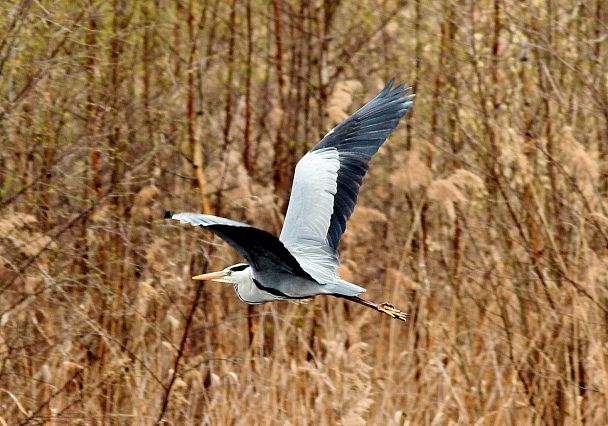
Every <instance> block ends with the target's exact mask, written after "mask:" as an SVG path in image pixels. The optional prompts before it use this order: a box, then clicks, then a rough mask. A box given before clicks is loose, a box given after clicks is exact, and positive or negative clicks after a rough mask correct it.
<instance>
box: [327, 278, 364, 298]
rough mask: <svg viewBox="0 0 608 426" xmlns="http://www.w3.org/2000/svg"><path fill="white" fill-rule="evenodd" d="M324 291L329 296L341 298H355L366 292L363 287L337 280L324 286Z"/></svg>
mask: <svg viewBox="0 0 608 426" xmlns="http://www.w3.org/2000/svg"><path fill="white" fill-rule="evenodd" d="M326 289H327V292H328V293H330V294H338V295H343V296H356V295H358V294H361V293H365V291H366V290H365V289H364V288H363V287H359V286H358V285H356V284H353V283H349V282H348V281H344V280H342V279H339V278H338V279H337V280H336V281H335V282H333V283H331V284H326Z"/></svg>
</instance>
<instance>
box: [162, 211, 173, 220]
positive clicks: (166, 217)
mask: <svg viewBox="0 0 608 426" xmlns="http://www.w3.org/2000/svg"><path fill="white" fill-rule="evenodd" d="M164 218H165V219H171V218H173V213H171V210H167V211H166V212H165V217H164Z"/></svg>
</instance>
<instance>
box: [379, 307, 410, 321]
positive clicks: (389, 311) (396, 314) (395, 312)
mask: <svg viewBox="0 0 608 426" xmlns="http://www.w3.org/2000/svg"><path fill="white" fill-rule="evenodd" d="M378 310H379V311H380V312H384V313H385V314H386V315H390V316H391V317H393V318H397V319H400V320H401V321H407V317H408V314H406V313H405V312H401V311H400V310H399V309H395V307H394V306H393V305H391V304H390V303H380V304H379V305H378Z"/></svg>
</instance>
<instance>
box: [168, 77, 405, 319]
mask: <svg viewBox="0 0 608 426" xmlns="http://www.w3.org/2000/svg"><path fill="white" fill-rule="evenodd" d="M392 85H393V81H392V80H391V82H390V83H389V84H388V85H387V86H386V87H385V88H384V90H382V92H381V93H380V94H379V95H378V96H376V97H375V98H374V99H372V100H371V101H370V102H369V103H367V104H366V105H365V106H363V107H362V108H361V109H360V110H359V111H357V112H356V113H355V114H353V115H352V116H351V117H349V118H348V119H346V120H345V121H344V122H342V123H340V124H339V125H338V126H336V127H335V128H334V129H332V130H331V131H330V132H329V133H328V134H327V135H326V136H325V137H324V138H323V140H321V142H319V143H318V144H317V145H316V146H315V147H314V148H313V149H312V150H310V151H309V152H308V153H307V154H306V155H304V157H302V159H301V160H300V161H299V162H298V165H297V166H296V171H295V176H294V182H293V187H292V191H291V199H290V202H289V206H288V208H287V213H286V215H285V222H284V224H283V230H282V232H281V236H280V237H279V238H277V237H275V236H274V235H272V234H270V233H268V232H266V231H264V230H261V229H258V228H255V227H252V226H249V225H247V224H244V223H241V222H236V221H233V220H230V219H225V218H221V217H216V216H211V215H204V214H197V213H178V214H173V213H171V212H167V213H166V215H165V217H167V218H172V219H175V220H179V221H181V222H182V223H190V224H192V225H193V226H203V227H205V228H207V229H209V230H210V231H211V232H213V233H214V234H216V235H217V236H219V237H220V238H222V239H223V240H225V241H226V242H227V243H228V244H230V246H232V247H233V248H234V249H235V250H236V251H238V252H239V254H241V255H242V256H243V257H244V258H245V260H246V262H247V263H246V264H237V265H233V266H230V267H228V268H226V269H224V270H223V271H219V272H214V273H210V274H204V275H199V276H197V277H194V278H195V279H202V280H214V281H220V282H227V283H233V284H234V285H235V290H236V292H237V294H238V296H239V298H240V299H241V300H242V301H244V302H246V303H250V304H258V303H265V302H272V301H277V300H285V299H289V300H293V299H308V298H311V297H314V296H318V295H332V296H336V297H342V298H345V299H348V300H352V301H355V302H357V303H360V304H363V305H365V306H368V307H371V308H373V309H376V310H378V311H380V312H384V313H386V314H388V315H391V316H393V317H395V318H399V319H402V320H405V318H406V317H407V315H406V314H404V313H403V312H401V311H398V310H396V309H394V308H393V307H392V306H391V305H388V304H380V305H376V304H374V303H371V302H368V301H365V300H363V299H361V298H359V297H358V296H357V295H358V294H361V293H363V292H365V289H364V288H363V287H360V286H358V285H356V284H353V283H349V282H347V281H345V280H343V279H341V278H340V277H338V276H337V275H336V270H337V268H338V266H339V261H338V252H337V248H338V244H339V242H340V238H341V236H342V234H343V233H344V231H345V229H346V222H347V221H348V219H349V218H350V216H351V214H352V212H353V210H354V208H355V204H356V202H357V196H358V193H359V188H360V186H361V184H362V183H363V177H364V176H365V173H366V172H367V169H368V168H369V161H370V160H371V158H372V156H373V155H374V154H375V153H376V152H377V151H378V149H379V148H380V146H381V145H382V143H384V141H385V140H386V138H387V137H388V136H389V135H390V134H391V133H392V131H393V130H394V129H395V127H396V126H397V124H398V123H399V120H400V119H401V118H402V117H403V116H404V115H405V113H406V112H407V110H408V109H409V107H410V106H411V104H412V102H411V99H412V98H413V95H410V96H405V95H406V94H407V93H408V92H409V89H404V88H403V87H404V85H403V84H401V85H399V86H397V87H396V88H394V89H392V90H391V88H392Z"/></svg>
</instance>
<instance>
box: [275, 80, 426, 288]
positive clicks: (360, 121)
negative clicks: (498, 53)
mask: <svg viewBox="0 0 608 426" xmlns="http://www.w3.org/2000/svg"><path fill="white" fill-rule="evenodd" d="M393 83H394V79H392V80H391V81H390V82H389V83H388V84H387V85H386V87H385V88H384V89H383V90H382V92H380V93H379V94H378V95H377V96H376V97H375V98H374V99H372V100H371V101H370V102H368V103H367V104H366V105H364V106H363V107H362V108H361V109H359V110H358V111H357V112H355V113H354V114H353V115H352V116H350V117H349V118H348V119H346V120H345V121H343V122H342V123H340V124H339V125H338V126H336V127H335V128H334V129H332V130H331V131H330V132H329V133H328V134H327V135H326V136H325V137H324V138H323V139H322V140H321V142H319V143H318V144H317V145H316V146H315V147H314V148H313V149H312V150H310V152H308V153H307V154H306V155H305V156H304V157H302V159H301V160H300V161H299V162H298V165H297V166H296V172H295V176H294V181H293V187H292V190H291V199H290V201H289V206H288V208H287V214H286V216H285V223H284V224H283V230H282V232H281V237H280V240H281V241H282V242H283V243H285V246H286V247H287V248H288V249H289V250H290V251H291V252H292V253H293V254H294V256H295V257H296V259H297V260H298V261H299V262H300V264H302V266H303V267H304V269H306V270H308V266H309V264H310V263H312V262H307V261H306V260H307V259H306V258H307V257H310V256H315V257H317V258H321V257H323V256H324V254H323V253H325V256H326V258H325V263H326V264H327V265H330V264H331V265H332V266H331V267H333V269H334V270H335V268H336V267H337V266H338V261H337V255H336V250H337V248H338V243H339V242H340V238H341V237H342V234H343V233H344V231H345V230H346V221H347V220H348V219H349V218H350V216H351V214H352V212H353V210H354V208H355V204H356V203H357V196H358V194H359V187H360V186H361V184H362V183H363V177H364V176H365V173H366V172H367V169H368V168H369V161H370V160H371V158H372V156H373V155H374V154H375V153H376V152H378V149H379V148H380V146H381V145H382V144H383V143H384V141H385V140H386V139H387V138H388V136H389V135H390V134H391V133H392V132H393V130H395V127H397V124H398V123H399V120H400V119H401V118H402V117H403V116H404V115H405V114H406V113H407V110H408V109H409V107H410V106H411V105H412V102H411V100H412V99H413V97H414V95H410V96H405V95H406V94H407V93H408V92H409V91H410V88H406V89H404V85H405V84H404V83H402V84H400V85H398V86H397V87H395V88H392V87H393ZM327 253H331V254H332V255H331V258H332V259H329V258H327ZM327 272H329V271H327ZM313 276H315V275H313ZM315 278H317V277H315ZM317 279H318V278H317Z"/></svg>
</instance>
